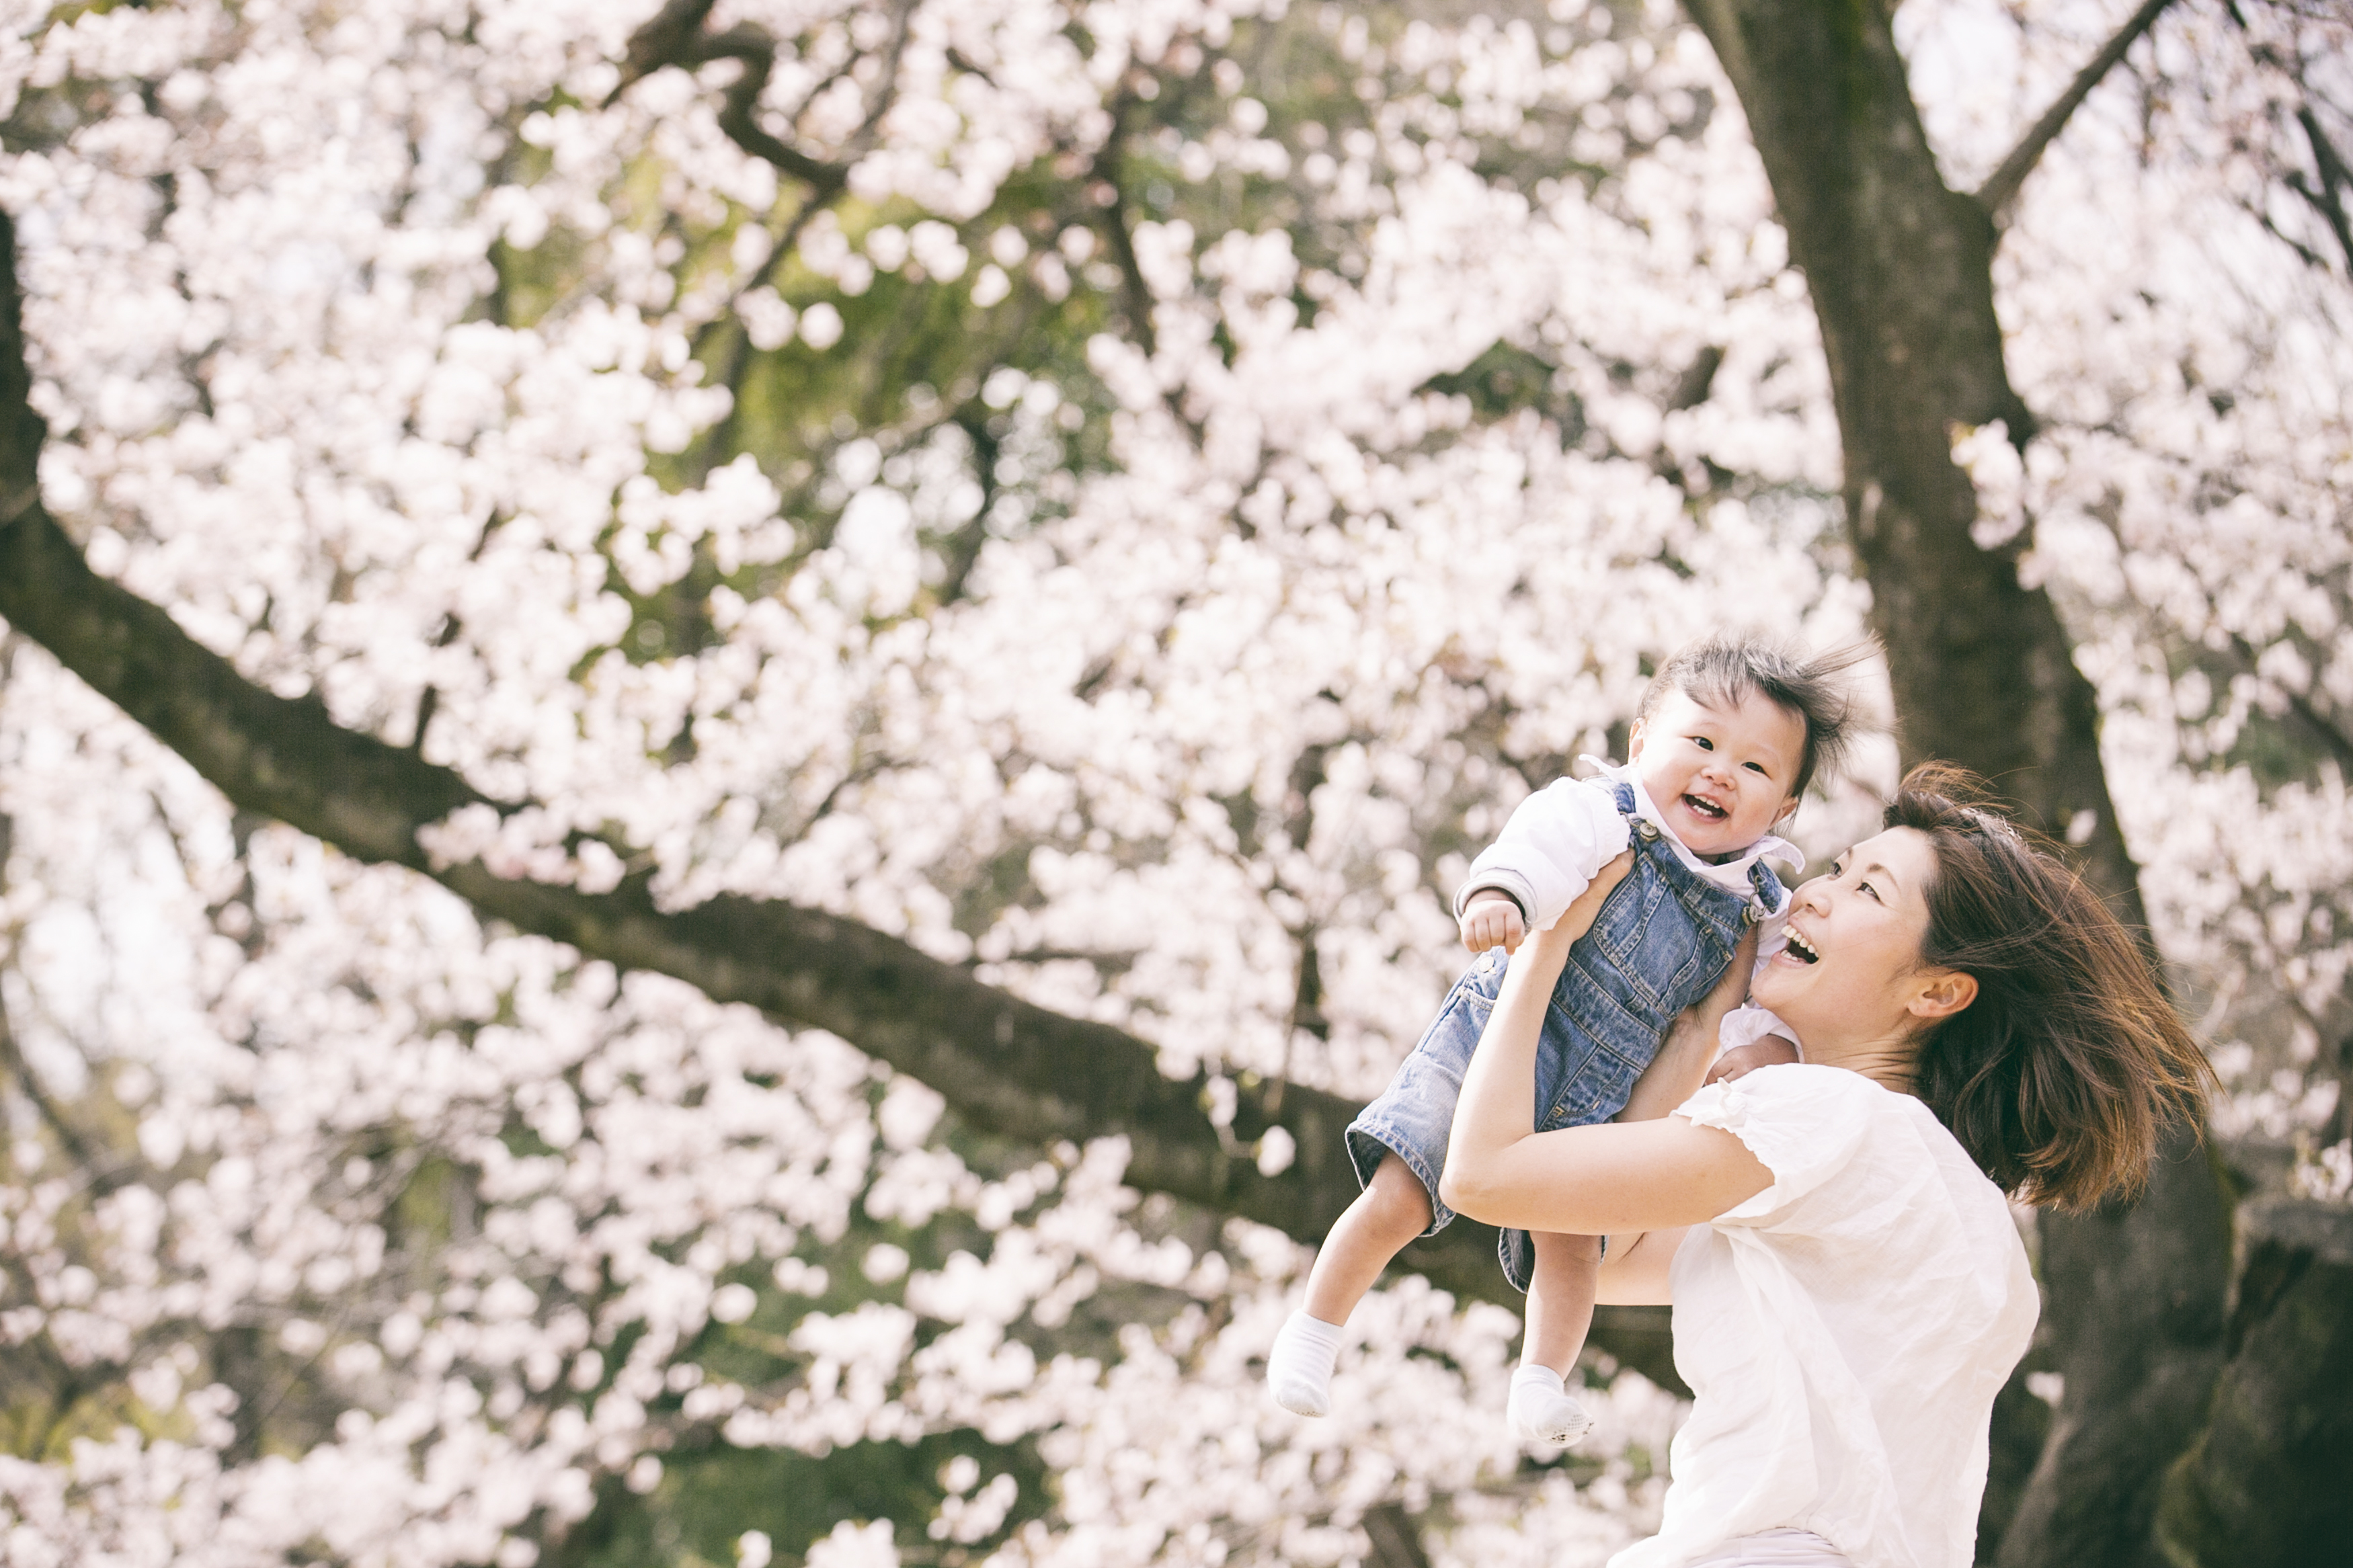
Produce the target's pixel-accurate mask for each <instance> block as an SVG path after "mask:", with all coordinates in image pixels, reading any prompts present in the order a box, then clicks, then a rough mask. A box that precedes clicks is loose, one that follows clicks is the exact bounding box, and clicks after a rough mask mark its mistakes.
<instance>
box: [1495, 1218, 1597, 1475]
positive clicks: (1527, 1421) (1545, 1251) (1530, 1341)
mask: <svg viewBox="0 0 2353 1568" xmlns="http://www.w3.org/2000/svg"><path fill="white" fill-rule="evenodd" d="M1529 1239H1530V1240H1531V1241H1533V1242H1534V1243H1535V1264H1534V1267H1533V1268H1531V1269H1530V1270H1529V1274H1528V1327H1527V1335H1526V1338H1525V1340H1524V1341H1523V1342H1522V1343H1521V1347H1520V1370H1519V1371H1518V1372H1516V1373H1514V1374H1513V1376H1512V1399H1511V1406H1510V1413H1511V1420H1512V1430H1513V1432H1514V1434H1515V1435H1516V1436H1520V1437H1523V1438H1530V1439H1535V1440H1536V1441H1540V1442H1546V1443H1574V1442H1575V1441H1577V1439H1578V1438H1579V1437H1582V1436H1585V1432H1586V1429H1587V1428H1588V1427H1589V1426H1592V1425H1593V1418H1592V1417H1591V1416H1590V1415H1587V1414H1586V1413H1585V1408H1584V1406H1582V1405H1578V1404H1577V1401H1576V1400H1575V1399H1573V1398H1571V1397H1570V1396H1569V1394H1568V1389H1567V1374H1568V1371H1569V1369H1570V1368H1571V1367H1573V1366H1575V1365H1576V1364H1577V1352H1579V1351H1581V1350H1583V1349H1584V1348H1585V1336H1586V1334H1587V1333H1588V1331H1590V1330H1591V1329H1592V1327H1593V1298H1594V1296H1595V1295H1596V1294H1597V1293H1598V1292H1599V1288H1600V1276H1601V1238H1600V1237H1598V1236H1559V1235H1547V1234H1546V1233H1545V1232H1542V1231H1538V1232H1536V1233H1535V1235H1534V1236H1532V1237H1530V1238H1529Z"/></svg>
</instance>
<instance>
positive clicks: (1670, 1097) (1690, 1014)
mask: <svg viewBox="0 0 2353 1568" xmlns="http://www.w3.org/2000/svg"><path fill="white" fill-rule="evenodd" d="M1756 967H1757V928H1756V927H1755V926H1750V927H1749V928H1748V934H1747V935H1746V936H1744V937H1742V938H1741V939H1740V945H1739V946H1738V947H1736V948H1734V949H1733V950H1732V962H1731V963H1729V964H1728V965H1726V966H1725V971H1724V978H1723V979H1721V980H1719V981H1717V982H1716V983H1715V990H1713V991H1711V992H1709V993H1708V994H1706V995H1705V996H1703V997H1701V998H1700V999H1699V1001H1697V1002H1696V1003H1694V1004H1693V1005H1691V1006H1689V1007H1686V1008H1685V1009H1683V1013H1682V1015H1681V1016H1678V1017H1677V1018H1676V1019H1675V1021H1674V1023H1673V1024H1672V1026H1669V1028H1668V1030H1667V1037H1666V1038H1665V1039H1663V1040H1662V1041H1660V1042H1659V1054H1658V1055H1657V1056H1655V1057H1652V1058H1651V1065H1650V1066H1649V1067H1646V1068H1643V1069H1642V1076H1641V1078H1639V1079H1635V1080H1634V1092H1633V1093H1631V1094H1630V1095H1628V1096H1627V1097H1626V1109H1625V1110H1621V1111H1620V1112H1619V1113H1618V1120H1619V1121H1651V1120H1653V1119H1655V1118H1657V1117H1661V1116H1664V1115H1665V1114H1666V1113H1667V1112H1669V1111H1670V1110H1673V1109H1674V1108H1675V1107H1676V1106H1678V1105H1681V1104H1682V1103H1683V1101H1684V1100H1689V1099H1690V1098H1691V1097H1692V1096H1693V1095H1694V1094H1696V1093H1698V1092H1699V1086H1700V1080H1701V1079H1704V1078H1705V1077H1706V1076H1707V1068H1708V1064H1709V1063H1710V1062H1712V1061H1714V1060H1715V1047H1716V1043H1717V1041H1718V1039H1719V1038H1720V1037H1722V1035H1723V1033H1724V1016H1725V1014H1727V1013H1729V1012H1731V1011H1732V1010H1733V1009H1734V1008H1735V1007H1737V1006H1739V1005H1740V1004H1741V1003H1742V1001H1744V1000H1745V999H1746V997H1747V995H1748V976H1749V973H1750V972H1751V971H1752V970H1754V969H1755V968H1756Z"/></svg>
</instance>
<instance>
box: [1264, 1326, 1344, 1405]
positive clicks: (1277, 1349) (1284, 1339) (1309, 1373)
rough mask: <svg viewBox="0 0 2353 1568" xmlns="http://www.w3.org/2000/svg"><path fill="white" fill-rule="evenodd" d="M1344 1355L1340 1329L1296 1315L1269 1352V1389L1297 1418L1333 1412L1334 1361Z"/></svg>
mask: <svg viewBox="0 0 2353 1568" xmlns="http://www.w3.org/2000/svg"><path fill="white" fill-rule="evenodd" d="M1339 1353H1340V1325H1339V1324H1337V1323H1327V1322H1325V1321H1324V1320H1323V1319H1321V1318H1311V1317H1309V1316H1308V1315H1307V1314H1306V1313H1304V1312H1293V1313H1292V1314H1291V1316H1290V1318H1289V1319H1287V1320H1286V1321H1284V1323H1283V1325H1282V1329H1281V1330H1280V1331H1277V1332H1276V1334H1275V1336H1274V1348H1273V1349H1272V1350H1271V1351H1269V1352H1266V1385H1267V1387H1269V1388H1270V1389H1272V1390H1273V1391H1274V1402H1275V1403H1276V1404H1277V1405H1282V1407H1283V1408H1284V1409H1285V1410H1288V1411H1290V1412H1291V1413H1292V1414H1293V1415H1327V1414H1329V1413H1330V1411H1331V1409H1332V1361H1333V1358H1334V1357H1335V1356H1337V1355H1338V1354H1339Z"/></svg>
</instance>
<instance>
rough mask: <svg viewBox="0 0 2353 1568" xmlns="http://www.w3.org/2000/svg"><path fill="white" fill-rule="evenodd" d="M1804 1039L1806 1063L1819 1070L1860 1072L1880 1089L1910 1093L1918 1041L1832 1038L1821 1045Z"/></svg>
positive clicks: (1895, 1037) (1894, 1037) (1899, 1037)
mask: <svg viewBox="0 0 2353 1568" xmlns="http://www.w3.org/2000/svg"><path fill="white" fill-rule="evenodd" d="M1804 1038H1805V1047H1806V1051H1805V1054H1806V1060H1808V1061H1810V1062H1812V1063H1813V1064H1815V1065H1816V1066H1818V1067H1831V1068H1846V1069H1847V1071H1849V1072H1859V1073H1861V1074H1862V1076H1863V1077H1865V1078H1867V1079H1871V1080H1872V1081H1873V1082H1874V1083H1876V1084H1878V1085H1879V1086H1880V1087H1882V1088H1883V1089H1894V1091H1895V1092H1896V1093H1898V1094H1910V1093H1911V1092H1912V1079H1913V1069H1914V1068H1915V1067H1916V1066H1917V1065H1918V1063H1919V1059H1920V1045H1919V1042H1918V1041H1917V1040H1915V1039H1913V1038H1911V1037H1909V1036H1905V1035H1881V1036H1871V1037H1863V1038H1860V1039H1852V1038H1842V1037H1837V1036H1832V1037H1829V1038H1827V1039H1825V1040H1823V1041H1820V1043H1817V1042H1816V1041H1815V1040H1814V1039H1813V1038H1812V1037H1804Z"/></svg>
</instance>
